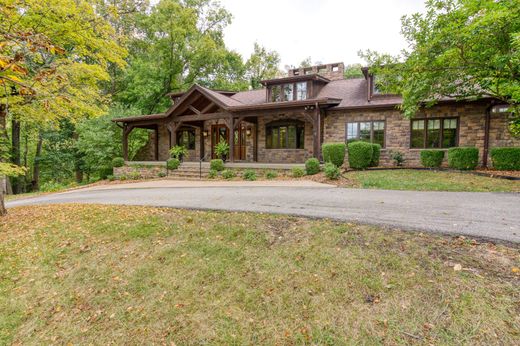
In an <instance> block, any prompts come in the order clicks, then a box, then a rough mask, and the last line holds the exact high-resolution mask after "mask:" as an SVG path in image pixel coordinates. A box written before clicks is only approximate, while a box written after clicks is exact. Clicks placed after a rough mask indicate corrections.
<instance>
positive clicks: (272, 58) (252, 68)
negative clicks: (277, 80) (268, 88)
mask: <svg viewBox="0 0 520 346" xmlns="http://www.w3.org/2000/svg"><path fill="white" fill-rule="evenodd" d="M278 65H280V55H279V54H278V53H277V52H275V51H269V50H267V49H266V48H265V47H262V46H260V45H259V44H258V43H256V42H255V46H254V50H253V54H251V56H250V57H249V59H248V60H247V62H246V76H247V78H248V79H249V82H250V85H251V88H253V89H258V88H259V87H261V84H260V81H261V80H263V79H268V78H274V77H276V76H278V75H279V74H280V70H279V69H278Z"/></svg>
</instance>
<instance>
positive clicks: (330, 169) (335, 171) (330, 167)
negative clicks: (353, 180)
mask: <svg viewBox="0 0 520 346" xmlns="http://www.w3.org/2000/svg"><path fill="white" fill-rule="evenodd" d="M323 171H324V172H325V176H326V177H327V178H329V179H331V180H336V179H339V177H340V175H341V170H340V169H339V167H337V166H336V165H335V164H333V163H332V162H327V163H326V164H325V167H324V168H323Z"/></svg>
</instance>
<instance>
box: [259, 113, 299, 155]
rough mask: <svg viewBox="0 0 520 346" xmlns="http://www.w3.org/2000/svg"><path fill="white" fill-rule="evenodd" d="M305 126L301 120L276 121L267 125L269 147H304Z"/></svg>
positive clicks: (266, 145) (266, 138)
mask: <svg viewBox="0 0 520 346" xmlns="http://www.w3.org/2000/svg"><path fill="white" fill-rule="evenodd" d="M304 140H305V126H304V124H303V123H302V122H300V121H296V120H293V121H287V122H274V123H270V124H267V125H266V127H265V147H266V148H267V149H303V143H304Z"/></svg>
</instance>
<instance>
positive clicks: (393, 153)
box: [390, 151, 404, 167]
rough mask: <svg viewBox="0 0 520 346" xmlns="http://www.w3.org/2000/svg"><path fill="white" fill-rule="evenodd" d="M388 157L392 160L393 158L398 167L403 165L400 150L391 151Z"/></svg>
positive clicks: (402, 156)
mask: <svg viewBox="0 0 520 346" xmlns="http://www.w3.org/2000/svg"><path fill="white" fill-rule="evenodd" d="M390 157H391V158H392V160H394V164H395V165H396V166H398V167H401V166H402V165H403V162H404V155H403V153H402V152H400V151H391V152H390Z"/></svg>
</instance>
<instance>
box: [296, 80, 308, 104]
mask: <svg viewBox="0 0 520 346" xmlns="http://www.w3.org/2000/svg"><path fill="white" fill-rule="evenodd" d="M296 99H297V100H306V99H307V82H300V83H296Z"/></svg>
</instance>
